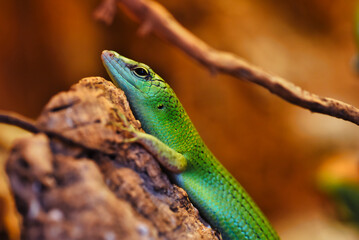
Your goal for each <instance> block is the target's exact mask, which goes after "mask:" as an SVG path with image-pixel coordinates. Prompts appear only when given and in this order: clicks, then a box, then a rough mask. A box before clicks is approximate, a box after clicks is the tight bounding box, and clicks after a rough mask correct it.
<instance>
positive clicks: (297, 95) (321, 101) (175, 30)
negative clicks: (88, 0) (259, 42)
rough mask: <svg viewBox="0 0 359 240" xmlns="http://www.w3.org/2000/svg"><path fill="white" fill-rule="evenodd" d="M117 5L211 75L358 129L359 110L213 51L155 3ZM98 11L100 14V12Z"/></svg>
mask: <svg viewBox="0 0 359 240" xmlns="http://www.w3.org/2000/svg"><path fill="white" fill-rule="evenodd" d="M117 1H118V2H119V3H120V5H121V6H122V8H124V10H125V12H126V13H127V14H129V15H130V16H131V17H132V18H133V17H134V18H135V19H136V20H137V21H138V22H140V24H141V25H142V26H143V28H145V30H146V31H141V32H142V33H143V32H146V33H147V32H150V31H153V32H154V33H155V34H156V35H158V36H159V37H160V38H162V39H164V40H166V41H168V42H169V43H171V44H173V45H175V46H176V47H178V48H179V49H181V50H182V51H184V52H185V53H186V54H188V55H189V56H190V57H192V58H193V59H195V60H196V61H197V62H199V63H201V64H202V65H204V66H205V67H207V68H208V69H209V70H210V71H212V72H213V71H219V72H223V73H226V74H229V75H232V76H234V77H237V78H240V79H244V80H247V81H250V82H253V83H255V84H258V85H260V86H262V87H264V88H266V89H268V90H269V91H270V92H272V93H273V94H275V95H277V96H279V97H281V98H282V99H284V100H286V101H288V102H290V103H293V104H295V105H298V106H300V107H303V108H306V109H308V110H310V111H312V112H317V113H323V114H326V115H330V116H333V117H337V118H341V119H344V120H347V121H350V122H352V123H354V124H356V125H359V109H357V108H355V107H354V106H352V105H349V104H347V103H344V102H341V101H338V100H335V99H332V98H326V97H320V96H318V95H316V94H313V93H311V92H308V91H306V90H303V89H302V88H300V87H299V86H296V85H295V84H293V83H291V82H289V81H286V80H285V79H283V78H280V77H277V76H272V75H270V74H268V73H267V72H265V71H263V70H261V69H259V68H258V67H256V66H253V65H251V64H249V63H247V62H246V61H245V60H243V59H242V58H240V57H238V56H236V55H234V54H232V53H228V52H224V51H219V50H216V49H214V48H212V47H210V46H209V45H208V44H206V43H205V42H204V41H202V40H201V39H199V38H198V37H196V36H195V35H193V34H192V33H191V32H189V31H188V30H187V29H185V28H184V27H183V26H182V25H180V24H179V23H178V22H177V21H176V20H175V19H174V17H173V16H172V15H171V14H170V13H169V12H168V11H167V10H166V9H165V8H164V7H163V6H162V5H160V4H159V3H157V2H155V1H152V0H117ZM104 3H105V2H104ZM107 3H108V4H107V5H106V8H107V9H111V7H112V8H116V6H115V5H114V4H112V6H110V1H107ZM104 5H105V4H102V6H101V7H105V6H104ZM97 11H98V12H99V10H97ZM103 12H105V11H103ZM112 12H113V11H112ZM98 17H99V18H101V17H100V16H98ZM107 20H108V19H107ZM143 28H142V29H143ZM140 29H141V28H140Z"/></svg>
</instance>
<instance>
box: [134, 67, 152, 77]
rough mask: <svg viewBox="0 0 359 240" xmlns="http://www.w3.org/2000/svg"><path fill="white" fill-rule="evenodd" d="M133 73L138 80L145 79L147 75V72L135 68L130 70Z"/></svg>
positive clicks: (144, 69) (143, 69)
mask: <svg viewBox="0 0 359 240" xmlns="http://www.w3.org/2000/svg"><path fill="white" fill-rule="evenodd" d="M132 71H133V73H134V74H135V75H136V76H137V77H140V78H145V77H147V76H148V75H149V73H148V70H147V69H146V68H143V67H135V68H134V69H132Z"/></svg>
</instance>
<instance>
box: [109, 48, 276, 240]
mask: <svg viewBox="0 0 359 240" xmlns="http://www.w3.org/2000/svg"><path fill="white" fill-rule="evenodd" d="M102 60H103V63H104V66H105V67H106V70H107V72H108V73H109V75H110V77H111V79H112V81H113V82H114V84H115V85H116V86H117V87H120V88H121V89H122V90H123V91H124V92H125V94H126V96H127V98H128V101H129V103H130V106H131V109H132V111H133V112H134V114H135V116H136V117H137V118H138V120H139V121H140V122H141V124H142V127H143V129H144V130H145V132H146V133H148V134H145V133H138V134H137V137H138V138H139V139H141V140H140V141H142V143H145V144H149V145H150V146H151V147H153V148H155V149H156V150H157V152H158V153H159V154H157V156H158V155H162V156H164V157H162V158H160V159H159V161H160V163H161V164H162V165H164V167H165V168H167V169H168V170H169V171H170V172H171V174H172V176H173V179H174V181H175V182H176V184H178V185H179V186H180V187H182V188H184V189H185V190H186V192H187V193H188V196H189V198H190V199H191V201H192V202H193V203H194V204H195V206H196V207H197V208H198V209H199V212H200V214H201V215H202V216H203V217H204V218H205V219H207V220H208V221H209V223H210V224H211V225H212V226H214V227H215V228H217V229H218V230H219V231H220V232H221V234H222V236H223V238H224V239H226V240H233V239H250V240H253V239H256V240H259V239H279V237H278V235H277V234H276V232H275V231H274V230H273V228H272V227H271V225H270V224H269V222H268V220H267V219H266V218H265V216H264V215H263V214H262V212H261V211H260V210H259V208H258V207H257V206H256V204H255V203H254V202H253V200H252V199H251V198H250V196H249V195H248V193H246V191H245V190H244V189H243V188H242V187H241V185H240V184H239V183H238V182H237V180H236V179H235V178H234V177H233V176H232V175H231V174H230V173H229V172H228V171H227V170H226V169H225V168H224V167H223V166H222V165H221V163H220V162H219V161H218V160H217V159H216V158H215V157H214V155H213V154H212V153H211V151H210V150H209V149H208V148H207V146H206V145H205V144H204V142H203V140H202V139H201V137H200V136H199V134H198V132H197V130H196V129H195V127H194V126H193V124H192V122H191V120H190V118H189V117H188V115H187V113H186V112H185V110H184V108H183V107H182V105H181V103H180V102H179V100H178V98H177V97H176V95H175V93H174V91H173V90H172V89H171V87H170V86H169V85H168V84H167V83H166V82H165V81H164V80H163V79H162V78H161V77H160V76H159V75H157V74H156V73H155V72H154V71H153V70H152V69H151V68H150V67H148V66H147V65H145V64H142V63H138V62H136V61H133V60H131V59H128V58H125V57H123V56H121V55H119V54H118V53H116V52H114V51H107V50H105V51H103V52H102ZM149 134H150V135H149ZM155 152H156V151H155Z"/></svg>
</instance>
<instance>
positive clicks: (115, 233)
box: [7, 77, 219, 240]
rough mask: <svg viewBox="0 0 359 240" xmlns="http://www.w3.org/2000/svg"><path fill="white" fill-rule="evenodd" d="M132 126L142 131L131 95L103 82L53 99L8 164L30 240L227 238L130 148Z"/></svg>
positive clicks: (83, 84) (89, 81)
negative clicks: (135, 114)
mask: <svg viewBox="0 0 359 240" xmlns="http://www.w3.org/2000/svg"><path fill="white" fill-rule="evenodd" d="M118 113H122V114H123V115H124V116H126V118H127V121H128V122H123V121H122V120H121V118H120V117H119V114H118ZM127 124H131V125H132V126H134V127H135V128H136V129H140V123H139V122H138V121H137V120H135V118H134V117H133V115H132V113H131V111H130V108H129V105H128V102H127V100H126V98H125V95H124V93H123V92H122V91H121V90H120V89H118V88H116V87H114V86H113V85H112V84H111V83H110V82H108V81H106V80H104V79H102V78H99V77H93V78H85V79H82V80H81V81H80V82H79V83H78V84H75V85H74V86H73V87H72V88H71V89H70V90H69V91H67V92H61V93H59V94H57V95H56V96H54V97H53V98H52V99H51V100H50V102H49V103H48V104H47V105H46V107H45V108H44V110H43V111H42V113H41V115H40V117H39V118H38V119H37V121H36V123H35V125H36V127H37V128H38V129H39V130H40V131H39V133H37V134H35V135H33V136H32V137H29V138H27V139H21V140H18V142H17V143H16V144H15V146H14V148H13V149H12V151H11V155H10V157H9V159H8V162H7V174H8V176H9V179H10V182H11V187H12V191H13V193H14V196H15V199H16V205H17V209H18V211H19V213H20V214H21V215H22V217H23V226H22V234H21V235H22V239H47V240H49V239H108V240H111V239H219V236H218V233H216V231H214V230H213V229H212V228H211V227H210V226H209V225H208V224H207V223H205V222H204V220H203V219H201V217H200V216H199V214H198V211H197V210H196V209H195V208H194V207H193V205H192V204H191V202H190V201H189V199H188V197H187V194H186V192H185V191H184V190H183V189H181V188H179V187H177V186H175V185H173V184H171V182H170V181H169V179H168V177H167V175H166V174H165V173H164V172H163V171H162V170H161V167H160V166H159V165H158V163H157V161H156V159H154V157H153V156H152V155H151V154H149V153H148V152H147V151H146V150H145V149H144V148H143V147H142V146H141V145H139V144H137V143H124V142H123V139H126V138H130V137H131V133H130V132H128V131H126V125H127Z"/></svg>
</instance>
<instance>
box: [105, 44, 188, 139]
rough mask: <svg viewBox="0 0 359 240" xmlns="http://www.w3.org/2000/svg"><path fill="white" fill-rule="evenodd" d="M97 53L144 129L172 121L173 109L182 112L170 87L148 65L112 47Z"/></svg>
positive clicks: (150, 128)
mask: <svg viewBox="0 0 359 240" xmlns="http://www.w3.org/2000/svg"><path fill="white" fill-rule="evenodd" d="M101 57H102V61H103V64H104V66H105V68H106V70H107V72H108V74H109V75H110V77H111V79H112V82H113V83H114V84H115V85H116V86H117V87H119V88H121V89H122V90H123V91H124V92H125V94H126V97H127V99H128V101H129V102H130V106H131V109H132V111H133V112H134V114H135V116H136V117H137V118H138V119H139V120H140V121H141V123H142V126H143V128H144V129H145V131H150V132H151V131H154V129H155V128H156V126H154V125H155V124H159V123H161V124H166V122H170V121H175V119H173V118H174V117H175V116H178V115H179V114H176V112H178V111H180V112H182V106H181V104H180V102H179V101H178V99H177V97H176V95H175V93H174V91H173V90H172V88H171V87H170V86H169V85H168V84H167V83H166V82H165V81H164V80H163V79H162V78H161V77H160V76H159V75H158V74H156V73H155V72H154V71H153V70H152V69H151V68H150V67H149V66H147V65H146V64H143V63H139V62H136V61H134V60H131V59H129V58H126V57H123V56H121V55H120V54H118V53H116V52H114V51H108V50H104V51H103V52H102V56H101ZM162 127H163V126H162ZM153 134H155V133H153Z"/></svg>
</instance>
